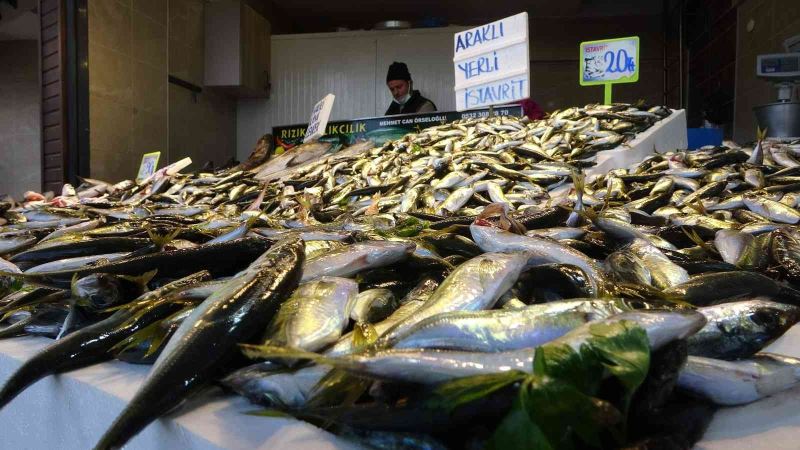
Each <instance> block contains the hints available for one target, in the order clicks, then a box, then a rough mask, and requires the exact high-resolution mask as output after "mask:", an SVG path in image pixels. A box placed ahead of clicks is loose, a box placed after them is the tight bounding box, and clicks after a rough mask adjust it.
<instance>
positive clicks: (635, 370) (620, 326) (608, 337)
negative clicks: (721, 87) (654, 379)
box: [589, 320, 650, 443]
mask: <svg viewBox="0 0 800 450" xmlns="http://www.w3.org/2000/svg"><path fill="white" fill-rule="evenodd" d="M589 332H590V333H591V334H592V337H591V338H589V342H590V343H591V346H592V348H593V349H594V351H595V352H596V353H597V355H598V357H599V358H600V359H601V361H602V364H603V365H604V366H605V367H606V369H607V370H608V371H609V372H610V373H611V374H612V375H613V376H614V377H616V378H617V379H618V380H619V381H620V383H621V384H622V386H623V387H624V388H625V394H624V395H623V398H622V399H621V402H620V403H619V404H620V405H621V409H622V417H623V418H624V419H627V417H628V410H629V409H630V402H631V399H632V398H633V394H634V393H636V389H637V388H638V387H639V386H640V385H641V384H642V382H643V381H644V379H645V378H646V377H647V372H648V370H649V369H650V342H649V340H648V339H647V333H646V332H645V331H644V329H643V328H641V327H639V326H637V325H636V324H635V323H633V322H629V321H625V320H622V321H619V322H614V323H597V324H593V325H591V326H590V327H589ZM614 436H615V437H616V438H617V440H618V441H619V442H620V443H623V442H625V440H626V436H627V420H623V421H622V424H621V426H620V428H619V429H617V430H615V433H614Z"/></svg>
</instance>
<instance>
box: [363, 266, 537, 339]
mask: <svg viewBox="0 0 800 450" xmlns="http://www.w3.org/2000/svg"><path fill="white" fill-rule="evenodd" d="M526 260H527V257H526V255H523V254H520V253H510V254H505V253H484V254H483V255H480V256H476V257H475V258H472V259H470V260H469V261H467V262H465V263H463V264H461V265H460V266H458V267H457V268H456V269H455V270H454V271H453V272H452V273H451V274H450V275H449V276H448V277H447V278H446V279H445V280H444V282H443V283H442V284H441V285H440V286H439V287H438V289H436V291H435V292H434V293H433V294H432V295H431V297H430V298H429V299H428V300H427V301H426V302H425V305H424V306H422V307H421V308H419V309H417V310H416V311H415V312H414V313H413V314H412V315H411V316H409V317H407V318H406V319H405V320H403V321H401V322H399V323H397V324H395V325H394V326H393V327H392V328H391V329H390V330H388V331H387V332H386V334H384V335H383V336H381V337H380V339H379V340H378V344H379V346H380V347H389V346H391V345H392V344H393V343H394V342H395V341H396V339H398V337H400V336H402V335H404V334H405V333H406V332H407V331H408V330H409V329H410V328H411V327H413V326H414V325H416V324H417V323H419V322H421V321H422V320H424V319H426V318H428V317H431V316H435V315H437V314H441V313H444V312H449V311H479V310H482V309H487V308H491V307H492V306H493V305H494V304H495V302H497V299H498V298H500V296H501V295H503V293H505V292H506V291H507V290H508V289H509V288H510V287H511V285H513V284H514V283H515V282H516V281H517V278H518V277H519V274H520V272H522V269H523V268H524V266H525V262H526Z"/></svg>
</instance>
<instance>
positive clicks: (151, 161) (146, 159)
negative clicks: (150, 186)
mask: <svg viewBox="0 0 800 450" xmlns="http://www.w3.org/2000/svg"><path fill="white" fill-rule="evenodd" d="M160 157H161V152H152V153H145V154H144V155H142V162H141V163H140V164H139V173H138V175H136V181H141V180H144V179H145V178H149V177H150V176H152V175H153V174H154V173H156V168H157V167H158V159H159V158H160Z"/></svg>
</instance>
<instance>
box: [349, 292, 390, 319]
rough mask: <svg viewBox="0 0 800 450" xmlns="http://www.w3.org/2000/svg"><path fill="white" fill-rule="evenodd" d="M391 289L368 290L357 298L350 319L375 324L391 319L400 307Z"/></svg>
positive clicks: (360, 293)
mask: <svg viewBox="0 0 800 450" xmlns="http://www.w3.org/2000/svg"><path fill="white" fill-rule="evenodd" d="M398 306H399V305H398V303H397V301H396V300H395V297H394V293H392V291H390V290H389V289H368V290H366V291H363V292H359V293H358V296H356V298H355V302H354V304H353V309H352V310H351V312H350V318H351V319H353V320H355V321H356V322H366V323H375V322H380V321H382V320H384V319H386V318H387V317H389V316H390V315H391V314H392V313H393V312H394V311H395V310H396V309H397V307H398Z"/></svg>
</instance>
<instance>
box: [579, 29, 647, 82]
mask: <svg viewBox="0 0 800 450" xmlns="http://www.w3.org/2000/svg"><path fill="white" fill-rule="evenodd" d="M580 53H581V54H580V58H581V59H580V71H581V74H580V84H581V85H582V86H591V85H595V84H604V83H635V82H636V81H639V37H638V36H631V37H624V38H617V39H604V40H600V41H588V42H581V46H580Z"/></svg>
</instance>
